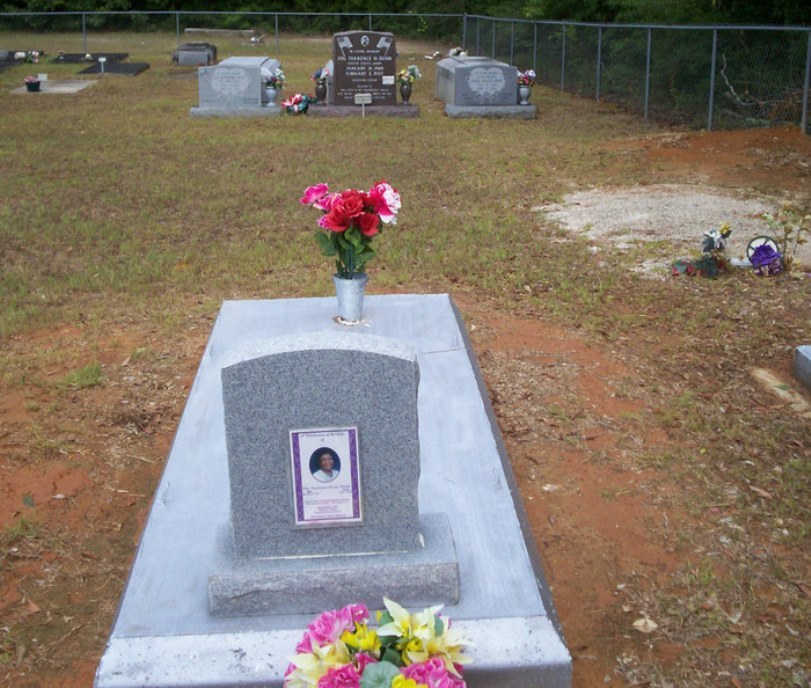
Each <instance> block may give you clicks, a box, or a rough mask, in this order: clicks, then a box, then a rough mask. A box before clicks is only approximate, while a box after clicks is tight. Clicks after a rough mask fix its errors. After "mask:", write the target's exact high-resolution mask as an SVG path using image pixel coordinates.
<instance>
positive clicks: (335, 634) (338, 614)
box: [299, 215, 355, 652]
mask: <svg viewBox="0 0 811 688" xmlns="http://www.w3.org/2000/svg"><path fill="white" fill-rule="evenodd" d="M324 217H327V215H324ZM354 630H355V622H354V621H353V620H352V610H351V607H343V608H342V609H338V610H335V609H333V610H332V611H328V612H324V613H323V614H322V615H321V616H319V617H318V618H317V619H315V620H314V621H313V622H312V623H311V624H310V625H309V626H307V633H306V634H305V639H307V638H309V640H311V641H312V642H314V643H316V645H318V646H322V645H327V644H329V643H334V642H335V641H336V640H338V638H340V637H341V634H342V633H343V632H344V631H354ZM303 643H304V640H302V642H301V643H300V644H299V645H302V644H303ZM304 651H305V652H312V648H311V647H307V648H306V649H305V650H304Z"/></svg>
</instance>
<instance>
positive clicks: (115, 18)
mask: <svg viewBox="0 0 811 688" xmlns="http://www.w3.org/2000/svg"><path fill="white" fill-rule="evenodd" d="M191 26H194V27H197V28H225V29H240V28H254V29H259V30H261V31H263V32H265V33H266V34H267V35H268V38H270V36H273V40H274V42H275V47H276V50H277V51H278V48H279V40H280V35H281V34H282V33H331V32H335V31H342V30H350V29H361V30H362V29H366V30H369V31H372V30H376V31H392V32H394V33H395V34H397V35H403V36H406V37H421V38H436V39H442V40H444V41H446V42H451V43H452V44H457V43H458V44H459V45H461V46H462V47H464V48H465V49H466V50H467V51H468V52H469V53H471V54H475V55H489V56H490V57H493V58H495V59H499V60H502V61H504V62H508V63H510V64H514V65H516V66H518V67H519V68H520V69H526V68H529V67H532V68H533V69H534V70H535V72H536V73H537V75H538V81H539V83H543V84H546V85H548V86H552V87H555V88H560V89H561V90H564V91H567V92H569V93H573V94H576V95H580V96H584V97H593V98H596V99H597V100H605V101H610V102H613V103H617V104H618V105H620V106H622V107H624V108H626V109H628V110H631V111H634V112H638V113H640V114H641V115H643V116H644V117H646V118H648V117H650V118H653V119H657V120H660V121H665V122H673V123H680V124H686V125H688V126H692V127H696V128H701V127H704V128H706V129H713V128H721V129H738V128H748V127H762V126H773V125H778V124H797V125H799V126H800V128H801V130H802V131H803V132H804V133H808V124H809V123H808V114H809V113H808V110H809V89H810V88H811V27H774V26H768V27H767V26H726V25H724V26H721V25H719V26H669V25H645V24H589V23H582V22H564V21H535V20H528V19H511V18H501V17H487V16H481V15H460V14H439V13H437V14H385V13H358V14H356V15H346V14H340V13H328V12H313V13H306V14H304V13H296V12H239V13H235V12H213V11H212V12H209V11H197V12H190V11H185V12H183V11H163V12H157V11H156V12H135V11H128V12H3V13H0V31H4V32H14V31H21V30H27V31H31V30H33V31H63V32H81V35H82V44H83V49H84V50H85V51H87V50H88V36H92V34H93V33H94V32H101V31H107V30H111V29H118V30H147V29H149V30H154V29H164V30H169V31H171V30H174V31H175V33H176V36H177V42H178V44H179V43H181V42H182V35H183V31H184V29H185V28H187V27H191Z"/></svg>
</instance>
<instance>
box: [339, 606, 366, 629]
mask: <svg viewBox="0 0 811 688" xmlns="http://www.w3.org/2000/svg"><path fill="white" fill-rule="evenodd" d="M344 609H347V610H348V611H349V613H350V614H351V615H352V621H354V622H355V623H356V624H360V623H363V622H364V621H368V620H369V607H367V606H366V605H365V604H350V605H349V606H348V607H344Z"/></svg>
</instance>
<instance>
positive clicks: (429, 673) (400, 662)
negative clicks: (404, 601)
mask: <svg viewBox="0 0 811 688" xmlns="http://www.w3.org/2000/svg"><path fill="white" fill-rule="evenodd" d="M383 603H384V605H385V607H386V609H385V611H381V612H378V613H377V622H378V628H377V630H375V629H373V628H371V627H370V625H369V623H368V621H369V617H370V614H369V609H368V608H367V607H366V606H365V605H363V604H351V605H348V606H347V607H343V608H342V609H338V610H332V611H328V612H324V613H323V614H321V615H320V616H319V617H317V618H316V619H314V620H313V621H312V623H310V625H309V626H308V627H307V630H306V631H305V633H304V635H303V636H302V639H301V641H300V642H299V644H298V645H297V646H296V654H295V656H293V657H291V658H290V665H289V666H288V668H287V671H286V672H285V677H284V686H285V688H314V687H317V688H466V684H465V681H464V678H463V665H464V664H467V663H469V662H470V658H469V657H467V656H466V655H465V654H463V652H462V650H463V647H464V646H465V645H466V644H469V641H468V640H467V639H466V638H465V637H464V634H462V633H461V632H459V631H458V629H456V628H454V627H453V625H452V624H451V622H450V620H448V619H447V618H445V617H442V616H440V615H439V611H440V610H441V609H442V607H441V606H437V607H430V608H427V609H424V610H423V611H422V612H419V613H417V614H413V615H412V614H410V613H409V612H408V611H407V610H406V609H404V608H403V607H401V606H400V605H399V604H397V603H396V602H393V601H392V600H389V599H387V598H385V597H384V598H383Z"/></svg>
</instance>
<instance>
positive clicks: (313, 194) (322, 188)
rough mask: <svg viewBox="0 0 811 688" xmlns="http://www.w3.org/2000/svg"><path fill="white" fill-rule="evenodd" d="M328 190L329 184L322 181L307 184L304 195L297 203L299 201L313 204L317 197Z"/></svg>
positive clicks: (324, 194) (319, 197)
mask: <svg viewBox="0 0 811 688" xmlns="http://www.w3.org/2000/svg"><path fill="white" fill-rule="evenodd" d="M328 191H329V186H327V185H326V184H324V183H323V182H322V183H321V184H315V185H314V186H308V187H307V188H306V189H305V190H304V196H302V197H301V198H300V199H299V203H301V205H315V203H316V202H317V201H318V200H319V199H321V198H322V197H323V196H326V195H327V192H328Z"/></svg>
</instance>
